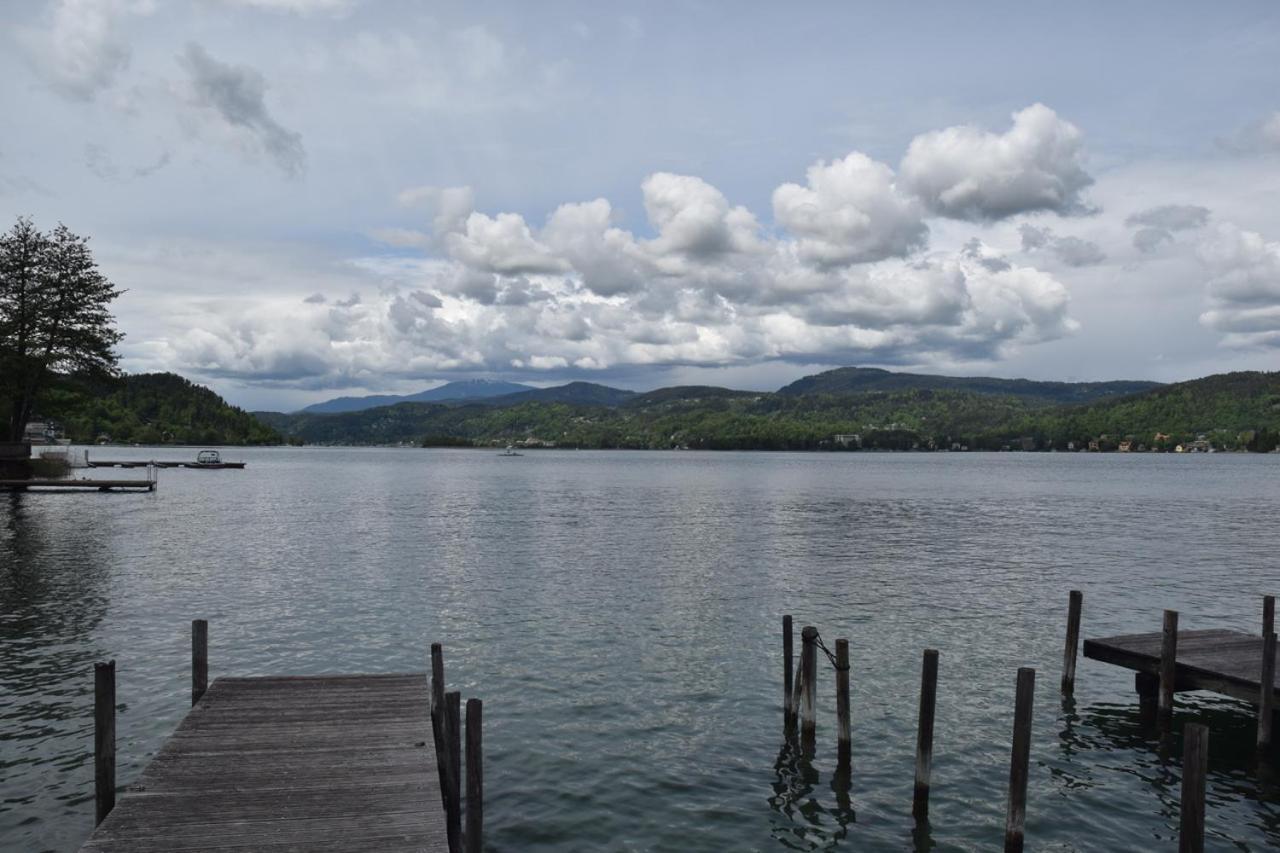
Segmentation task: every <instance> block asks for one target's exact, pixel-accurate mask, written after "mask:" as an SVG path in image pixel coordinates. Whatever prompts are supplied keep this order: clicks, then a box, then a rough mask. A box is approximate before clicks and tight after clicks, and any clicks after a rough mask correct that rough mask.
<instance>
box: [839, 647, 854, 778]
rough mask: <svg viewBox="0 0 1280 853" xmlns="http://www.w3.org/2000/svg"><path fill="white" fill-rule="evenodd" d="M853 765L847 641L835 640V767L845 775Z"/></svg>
mask: <svg viewBox="0 0 1280 853" xmlns="http://www.w3.org/2000/svg"><path fill="white" fill-rule="evenodd" d="M852 763H853V734H852V724H851V722H850V711H849V641H848V640H843V639H841V640H836V767H837V768H839V769H841V770H844V771H845V772H846V773H847V772H848V771H849V770H850V768H851V765H852Z"/></svg>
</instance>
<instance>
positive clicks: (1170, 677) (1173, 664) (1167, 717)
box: [1156, 610, 1178, 731]
mask: <svg viewBox="0 0 1280 853" xmlns="http://www.w3.org/2000/svg"><path fill="white" fill-rule="evenodd" d="M1177 677H1178V611H1176V610H1166V611H1165V612H1164V630H1163V633H1162V635H1161V638H1160V697H1159V701H1158V702H1157V705H1156V709H1157V712H1158V714H1159V722H1160V728H1161V729H1164V730H1166V731H1167V730H1168V729H1169V728H1170V726H1171V725H1172V724H1173V692H1174V688H1175V684H1176V682H1177Z"/></svg>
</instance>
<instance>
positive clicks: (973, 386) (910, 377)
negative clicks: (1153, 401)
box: [778, 367, 1160, 403]
mask: <svg viewBox="0 0 1280 853" xmlns="http://www.w3.org/2000/svg"><path fill="white" fill-rule="evenodd" d="M1159 386H1160V383H1158V382H1142V381H1136V380H1121V381H1116V382H1042V381H1039V380H1034V379H997V378H995V377H991V376H934V375H930V374H925V373H894V372H892V371H888V370H881V369H880V368H876V367H838V368H836V369H835V370H828V371H825V372H823V373H815V374H814V375H812V376H805V377H803V378H801V379H797V380H796V381H795V382H792V383H791V384H790V385H787V386H784V387H783V388H781V389H779V391H778V393H779V394H786V395H790V396H799V395H802V394H861V393H865V392H868V391H916V390H931V391H968V392H972V393H975V394H1001V395H1008V396H1011V397H1022V398H1025V399H1028V400H1031V401H1035V402H1041V403H1085V402H1089V401H1091V400H1097V399H1101V398H1105V397H1120V396H1124V395H1127V394H1136V393H1139V392H1142V391H1149V390H1151V389H1152V388H1158V387H1159Z"/></svg>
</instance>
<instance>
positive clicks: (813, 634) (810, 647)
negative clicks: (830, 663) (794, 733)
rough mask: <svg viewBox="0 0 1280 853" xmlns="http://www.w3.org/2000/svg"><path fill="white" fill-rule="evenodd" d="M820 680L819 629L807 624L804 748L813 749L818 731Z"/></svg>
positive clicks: (802, 678)
mask: <svg viewBox="0 0 1280 853" xmlns="http://www.w3.org/2000/svg"><path fill="white" fill-rule="evenodd" d="M817 681H818V629H817V628H815V627H813V626H812V625H806V626H805V627H804V630H802V631H801V632H800V686H799V696H798V697H797V698H798V699H799V702H800V709H799V710H800V739H801V745H802V748H804V749H806V750H812V749H813V743H814V740H815V738H816V736H817V732H818V719H817V711H816V709H815V708H814V702H815V699H816V695H815V694H816V692H817V691H816V689H815V688H816V687H817Z"/></svg>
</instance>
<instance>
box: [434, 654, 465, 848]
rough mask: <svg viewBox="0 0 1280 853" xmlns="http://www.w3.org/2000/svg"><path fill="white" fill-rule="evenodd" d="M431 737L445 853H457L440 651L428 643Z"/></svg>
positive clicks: (458, 829)
mask: <svg viewBox="0 0 1280 853" xmlns="http://www.w3.org/2000/svg"><path fill="white" fill-rule="evenodd" d="M431 734H432V737H433V739H434V741H435V747H436V774H437V775H438V776H439V778H440V800H441V805H442V806H443V807H444V815H445V829H446V831H447V833H448V840H449V853H461V850H462V838H461V833H462V830H461V827H460V825H458V824H456V823H455V822H454V821H453V817H452V816H453V815H455V814H457V810H458V808H459V803H458V801H457V799H456V798H455V797H454V793H453V792H454V788H453V786H451V785H450V784H449V768H451V767H452V766H453V760H452V758H450V755H449V750H450V748H451V747H452V745H453V738H452V737H451V736H450V734H449V711H448V703H447V702H446V701H445V693H444V649H443V648H442V647H441V645H440V644H439V643H432V644H431Z"/></svg>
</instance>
